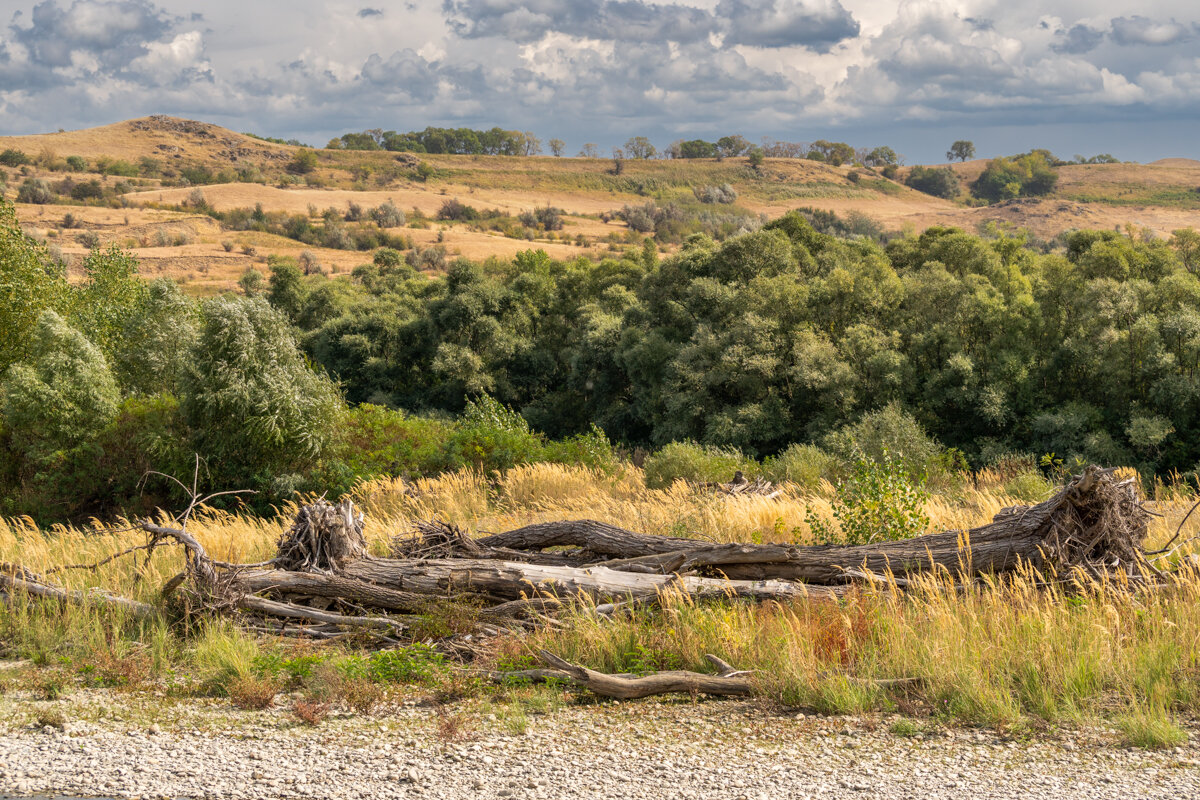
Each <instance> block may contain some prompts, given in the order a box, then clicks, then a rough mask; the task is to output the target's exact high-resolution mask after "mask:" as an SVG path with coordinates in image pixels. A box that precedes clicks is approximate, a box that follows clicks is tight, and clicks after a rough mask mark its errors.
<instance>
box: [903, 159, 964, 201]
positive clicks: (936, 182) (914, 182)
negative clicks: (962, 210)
mask: <svg viewBox="0 0 1200 800" xmlns="http://www.w3.org/2000/svg"><path fill="white" fill-rule="evenodd" d="M904 183H905V185H907V186H909V187H911V188H913V189H916V190H917V191H918V192H924V193H925V194H931V195H933V196H934V197H942V198H945V199H946V200H953V199H954V198H955V197H958V193H959V191H960V185H959V182H958V176H957V175H955V174H954V170H952V169H950V168H949V167H913V168H912V169H911V170H909V173H908V176H907V177H906V178H905V179H904Z"/></svg>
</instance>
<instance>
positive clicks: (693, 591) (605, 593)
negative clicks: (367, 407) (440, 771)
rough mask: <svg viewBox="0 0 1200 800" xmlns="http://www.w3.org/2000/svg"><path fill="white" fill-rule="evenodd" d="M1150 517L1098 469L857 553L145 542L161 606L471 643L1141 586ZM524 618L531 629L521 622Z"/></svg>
mask: <svg viewBox="0 0 1200 800" xmlns="http://www.w3.org/2000/svg"><path fill="white" fill-rule="evenodd" d="M189 510H190V509H189ZM1149 516H1150V515H1149V512H1148V511H1146V510H1145V509H1144V508H1143V507H1142V505H1141V503H1140V501H1139V500H1138V497H1137V492H1136V487H1135V486H1134V484H1133V481H1132V480H1127V481H1117V480H1116V479H1115V478H1114V477H1113V474H1112V472H1111V471H1110V470H1101V469H1099V468H1096V467H1089V468H1088V469H1087V470H1086V471H1085V472H1084V474H1083V475H1081V476H1079V477H1078V478H1076V479H1074V480H1073V481H1071V482H1070V483H1069V484H1067V485H1066V486H1064V487H1063V488H1062V489H1060V490H1059V491H1057V492H1056V493H1055V494H1054V496H1053V497H1051V498H1050V499H1048V500H1046V501H1045V502H1042V503H1039V504H1037V505H1034V506H1030V507H1018V508H1010V509H1005V510H1004V511H1002V512H1001V513H1000V514H998V515H997V516H996V518H995V519H994V520H993V521H992V522H991V523H989V524H988V525H983V526H980V527H978V528H975V529H972V530H970V531H946V532H943V533H935V534H930V535H927V536H921V537H917V538H914V539H908V540H902V541H889V542H879V543H874V544H867V545H861V546H855V547H844V546H831V545H822V546H794V545H785V544H762V545H755V544H742V543H727V544H716V543H712V542H706V541H700V540H694V539H680V538H674V537H669V536H649V535H644V534H639V533H635V532H632V531H627V530H624V529H622V528H618V527H616V526H613V525H608V524H606V523H603V522H597V521H594V520H576V521H565V522H545V523H538V524H536V525H529V526H526V527H523V528H519V529H517V530H513V531H508V532H506V533H500V534H494V535H491V536H485V537H483V538H481V539H471V537H470V536H468V535H467V533H466V532H465V531H463V530H462V529H460V528H458V527H457V526H455V525H452V524H449V523H444V522H441V523H433V522H430V523H421V524H419V525H418V526H417V531H416V534H415V535H414V536H410V537H407V538H404V539H397V540H395V541H394V542H393V546H392V553H393V556H394V557H391V558H375V557H371V556H370V555H368V551H367V546H366V539H365V538H364V535H363V518H362V515H361V514H359V513H357V512H356V510H355V509H354V507H353V505H352V504H351V503H350V502H349V501H346V502H344V503H341V504H339V505H337V506H333V505H331V504H329V503H327V502H325V501H324V500H319V501H317V502H315V503H313V504H311V505H310V506H306V507H304V508H303V509H302V510H301V512H300V513H299V514H298V515H297V518H296V521H295V523H294V524H293V525H292V526H291V527H290V528H289V530H288V531H287V532H286V533H285V534H284V535H283V536H282V537H281V539H280V541H279V547H278V552H277V554H276V556H275V558H273V559H272V560H271V561H269V562H263V563H262V564H257V565H237V564H225V563H223V562H220V561H215V560H213V559H212V558H210V557H209V556H208V555H207V553H206V552H205V550H204V548H203V546H202V545H201V544H200V542H199V541H198V540H197V539H196V538H195V537H193V536H192V535H191V534H190V533H188V532H187V530H186V528H185V527H184V524H180V525H179V527H168V526H164V525H158V524H154V523H151V522H144V523H142V524H141V527H142V528H143V530H145V531H146V532H147V533H148V534H150V540H149V542H148V543H147V544H146V545H144V546H142V547H143V548H152V547H154V546H157V545H158V544H159V543H161V542H165V541H174V542H176V543H178V544H179V545H182V546H183V548H184V551H185V562H186V567H185V570H184V571H183V572H182V573H180V575H178V576H176V577H175V578H173V579H172V580H171V581H170V582H168V585H167V586H166V587H165V588H164V595H170V594H171V592H173V591H175V590H176V589H178V588H179V587H180V586H181V584H182V583H184V582H187V583H188V584H189V586H188V588H187V589H186V590H185V591H184V592H183V594H184V595H185V596H186V597H187V598H188V600H189V602H190V606H191V608H193V609H203V610H205V611H206V612H208V613H216V614H240V615H242V616H243V617H245V618H246V619H244V620H243V621H244V622H247V621H248V622H249V623H251V624H253V625H255V626H257V627H259V628H265V629H271V627H272V625H273V624H276V623H277V622H279V621H288V622H287V623H286V625H287V626H290V627H289V628H288V630H289V632H296V630H295V629H296V628H297V627H299V628H300V630H301V631H308V632H311V634H312V635H314V636H328V635H331V634H334V633H336V632H337V631H339V630H341V631H344V630H364V629H365V630H370V631H374V632H375V633H377V634H381V635H383V634H392V633H397V632H400V631H402V630H404V629H405V628H406V627H407V626H408V624H409V623H411V622H413V621H414V620H413V617H412V616H405V615H414V614H416V615H428V614H430V613H431V612H433V611H435V610H436V609H437V607H438V606H439V605H442V604H445V603H447V602H464V603H466V604H469V605H471V606H474V607H475V608H476V609H477V611H478V616H477V617H476V619H477V621H478V625H477V629H478V630H480V631H485V632H486V631H491V632H494V631H495V628H494V627H492V625H506V624H520V625H524V626H528V625H531V624H554V622H553V620H551V619H550V615H552V614H554V613H555V612H556V611H558V610H559V609H560V608H562V607H563V605H564V604H565V603H567V602H568V601H571V600H574V599H576V598H580V597H586V598H588V599H589V600H590V602H592V603H593V604H594V608H595V611H596V613H599V614H611V613H613V612H614V611H616V610H617V609H621V608H629V607H637V606H642V605H647V604H652V603H657V602H661V599H662V598H663V597H665V596H671V595H673V594H681V595H686V596H689V597H691V598H731V597H739V598H748V599H752V600H757V601H770V600H775V601H803V600H835V599H837V598H839V597H842V596H845V595H846V594H847V593H849V592H852V591H855V588H854V586H853V584H854V583H855V582H863V581H865V582H868V583H875V584H881V585H884V586H886V587H887V588H889V589H895V588H898V587H904V586H905V585H907V582H908V581H909V580H910V579H911V578H912V576H914V575H918V574H926V573H930V572H944V573H946V574H949V575H950V576H952V577H953V578H954V579H955V580H957V579H959V578H963V577H967V578H969V577H971V576H975V575H981V574H1003V573H1006V572H1010V571H1012V570H1014V569H1016V568H1017V567H1018V565H1021V564H1026V565H1029V566H1032V567H1034V568H1037V569H1045V570H1047V571H1058V573H1059V574H1062V575H1065V574H1066V572H1068V571H1070V570H1072V569H1077V568H1079V569H1083V570H1085V571H1089V572H1092V573H1093V574H1101V573H1112V572H1114V571H1118V570H1119V571H1121V572H1123V573H1125V574H1126V575H1129V576H1132V577H1135V578H1138V577H1140V575H1141V572H1140V571H1141V570H1147V571H1153V567H1152V566H1150V565H1149V564H1148V562H1146V560H1145V554H1144V551H1143V550H1142V542H1143V540H1144V538H1145V536H1146V532H1147V523H1148V520H1149ZM186 518H187V515H186V514H185V515H183V517H182V519H183V520H184V523H186ZM559 548H571V549H570V550H568V551H563V550H561V549H559ZM134 549H137V548H134ZM132 551H133V550H130V551H129V552H132ZM79 566H81V567H82V566H89V565H79ZM90 566H92V567H94V566H96V565H90ZM0 590H2V591H0V596H4V595H11V593H12V592H13V591H14V590H20V591H24V592H27V593H29V594H33V595H36V596H41V597H47V598H56V599H59V600H63V601H67V602H74V603H101V604H106V605H109V606H114V607H118V606H119V607H122V608H124V609H125V610H126V611H129V612H131V613H133V614H135V615H137V616H149V615H151V614H153V613H156V612H155V609H154V608H153V607H151V606H148V605H146V604H144V603H138V602H136V601H133V600H131V599H128V598H123V597H117V596H114V595H108V594H99V593H86V592H78V591H73V590H68V589H65V588H63V587H57V586H53V585H51V584H48V583H46V582H45V581H44V579H42V578H40V577H38V576H33V575H32V574H30V573H27V572H24V571H21V570H19V569H17V568H11V569H7V570H3V569H0ZM518 618H524V619H523V620H522V621H521V622H519V623H518V622H514V620H516V619H518ZM484 620H486V621H487V622H489V623H491V625H488V624H484V622H483V621H484ZM295 621H300V622H301V623H303V624H301V625H299V626H297V625H295ZM389 640H390V639H389ZM609 677H612V676H609ZM589 680H590V679H589Z"/></svg>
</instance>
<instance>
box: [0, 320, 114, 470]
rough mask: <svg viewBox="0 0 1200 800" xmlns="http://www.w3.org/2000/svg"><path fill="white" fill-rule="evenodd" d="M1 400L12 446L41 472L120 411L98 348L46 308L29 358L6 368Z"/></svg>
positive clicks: (59, 459) (106, 366)
mask: <svg viewBox="0 0 1200 800" xmlns="http://www.w3.org/2000/svg"><path fill="white" fill-rule="evenodd" d="M3 400H4V405H3V408H4V421H5V426H6V427H7V428H8V430H9V432H10V435H11V437H12V443H13V447H14V449H15V450H16V452H17V453H18V454H19V455H20V456H21V457H22V458H23V459H24V460H25V461H26V464H27V466H28V467H29V468H31V469H32V470H34V471H42V470H45V469H48V468H50V467H52V466H54V465H55V464H57V463H60V462H62V461H63V460H64V459H66V458H68V457H69V456H70V455H71V453H72V452H73V451H75V450H77V449H78V448H80V447H82V446H84V445H86V444H87V443H89V442H90V441H91V440H92V439H93V438H94V437H95V435H96V434H97V433H98V432H99V431H100V430H101V429H102V428H103V427H104V426H105V425H106V424H107V423H108V422H109V421H110V420H111V419H112V418H113V417H114V416H115V415H116V413H117V403H118V402H119V401H120V392H119V390H118V389H117V383H116V381H115V380H114V379H113V376H112V372H111V371H110V370H109V368H108V363H107V362H106V361H105V359H104V355H103V354H102V353H101V352H100V349H99V348H98V347H96V346H95V345H94V344H92V343H91V342H89V341H88V340H87V337H85V336H84V335H83V334H82V333H80V332H79V331H77V330H75V329H74V328H72V327H71V326H70V325H68V324H67V323H66V321H65V320H63V318H62V317H60V316H59V315H58V314H56V313H55V312H54V311H49V310H48V311H45V312H43V313H42V314H41V316H40V317H39V318H38V321H37V325H36V327H35V328H34V330H33V331H32V336H31V338H30V343H29V351H28V356H27V358H26V359H25V360H23V361H21V362H19V363H17V364H14V365H12V366H11V367H9V368H8V371H7V372H6V373H5V375H4V381H3Z"/></svg>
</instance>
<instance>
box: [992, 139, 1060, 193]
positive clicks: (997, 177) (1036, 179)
mask: <svg viewBox="0 0 1200 800" xmlns="http://www.w3.org/2000/svg"><path fill="white" fill-rule="evenodd" d="M1052 159H1053V156H1050V155H1049V154H1048V153H1047V152H1046V151H1044V150H1034V151H1032V152H1030V153H1025V154H1023V155H1019V156H1013V157H1011V158H994V159H992V160H991V161H989V162H988V165H987V167H986V168H985V169H984V170H983V172H982V173H981V174H980V175H979V177H978V178H977V179H976V180H975V182H974V183H972V184H971V192H972V193H973V194H974V195H975V196H976V197H979V198H981V199H983V200H988V201H996V200H1010V199H1012V198H1014V197H1038V196H1041V195H1045V194H1049V193H1050V192H1052V191H1054V187H1055V185H1056V184H1057V183H1058V173H1057V172H1055V171H1054V169H1053V167H1052V164H1051V160H1052Z"/></svg>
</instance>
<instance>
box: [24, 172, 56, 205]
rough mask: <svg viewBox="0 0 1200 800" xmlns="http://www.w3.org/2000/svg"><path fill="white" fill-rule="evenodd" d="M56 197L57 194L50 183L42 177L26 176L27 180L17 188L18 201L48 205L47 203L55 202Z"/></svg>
mask: <svg viewBox="0 0 1200 800" xmlns="http://www.w3.org/2000/svg"><path fill="white" fill-rule="evenodd" d="M55 199H56V198H55V194H54V191H53V190H52V189H51V188H50V184H48V183H46V181H44V180H42V179H41V178H26V179H25V182H24V183H22V184H21V188H19V189H17V202H18V203H36V204H37V205H46V204H47V203H53V202H54V200H55Z"/></svg>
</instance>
